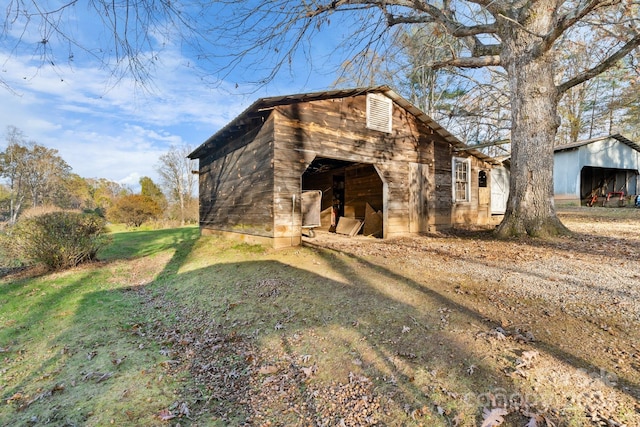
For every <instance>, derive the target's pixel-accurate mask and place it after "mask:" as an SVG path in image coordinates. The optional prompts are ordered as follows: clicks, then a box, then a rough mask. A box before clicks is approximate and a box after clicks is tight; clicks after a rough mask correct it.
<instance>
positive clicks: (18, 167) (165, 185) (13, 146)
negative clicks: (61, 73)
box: [0, 126, 198, 227]
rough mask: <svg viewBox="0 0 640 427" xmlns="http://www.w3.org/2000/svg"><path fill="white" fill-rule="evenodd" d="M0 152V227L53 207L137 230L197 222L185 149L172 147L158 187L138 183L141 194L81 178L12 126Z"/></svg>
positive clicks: (164, 160) (143, 180) (149, 182)
mask: <svg viewBox="0 0 640 427" xmlns="http://www.w3.org/2000/svg"><path fill="white" fill-rule="evenodd" d="M6 142H7V145H6V149H5V150H3V151H1V152H0V221H2V222H8V223H10V224H14V223H16V222H17V221H18V218H19V217H20V216H21V215H22V214H24V213H26V212H29V211H33V210H36V211H37V210H47V209H49V208H51V207H53V208H58V209H65V210H77V211H84V212H91V213H95V214H97V215H98V216H101V217H103V218H106V219H107V220H109V221H112V222H117V223H124V224H127V225H129V226H135V227H138V226H140V225H142V224H143V223H144V222H147V221H157V222H163V223H175V224H180V225H185V224H187V223H194V222H197V221H198V200H197V196H195V195H194V191H195V189H196V185H197V176H195V175H193V174H192V173H191V166H192V162H193V161H192V160H189V159H187V157H186V155H187V154H188V153H189V151H190V150H189V148H188V147H171V148H170V149H169V151H168V152H167V153H165V154H164V155H162V156H161V157H160V159H159V161H158V164H157V165H156V170H157V171H158V174H159V176H160V178H161V179H160V182H159V183H155V182H154V181H153V180H152V179H151V178H149V177H142V178H141V179H140V192H139V193H135V194H134V192H133V191H132V190H131V189H130V188H128V187H126V186H123V185H121V184H119V183H117V182H114V181H111V180H108V179H105V178H84V177H81V176H79V175H77V174H75V173H73V172H72V171H71V167H70V166H69V165H68V164H67V163H66V162H65V160H64V159H63V158H62V157H61V156H60V155H59V153H58V151H57V150H55V149H51V148H47V147H45V146H42V145H40V144H38V143H36V142H35V141H31V140H27V138H26V137H25V135H24V133H23V132H22V131H21V130H20V129H18V128H16V127H15V126H9V127H8V128H7V132H6Z"/></svg>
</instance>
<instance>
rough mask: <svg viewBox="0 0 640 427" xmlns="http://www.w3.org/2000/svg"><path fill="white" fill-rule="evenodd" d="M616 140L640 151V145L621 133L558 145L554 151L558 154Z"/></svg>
mask: <svg viewBox="0 0 640 427" xmlns="http://www.w3.org/2000/svg"><path fill="white" fill-rule="evenodd" d="M610 138H611V139H615V140H616V141H619V142H621V143H623V144H625V145H628V146H629V147H631V148H633V149H634V150H636V151H640V145H639V144H638V143H636V142H633V141H631V140H630V139H628V138H626V137H624V136H622V135H621V134H619V133H615V134H612V135H606V136H600V137H597V138H591V139H586V140H584V141H577V142H572V143H570V144H562V145H558V146H556V147H554V148H553V151H555V152H558V151H565V150H571V149H574V148H580V147H583V146H585V145H589V144H592V143H594V142H598V141H604V140H606V139H610Z"/></svg>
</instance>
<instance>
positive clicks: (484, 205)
mask: <svg viewBox="0 0 640 427" xmlns="http://www.w3.org/2000/svg"><path fill="white" fill-rule="evenodd" d="M457 156H459V157H465V156H460V155H459V154H457ZM466 157H468V158H469V159H471V200H470V201H469V202H465V203H452V205H451V206H452V209H451V219H450V222H451V225H453V226H456V225H486V224H489V223H491V182H490V181H489V180H490V173H489V172H490V169H491V165H489V164H488V163H485V162H483V161H482V160H480V159H478V158H477V157H474V156H466ZM449 163H450V164H451V162H449ZM449 169H450V172H449V180H450V181H451V182H452V181H453V176H452V173H451V168H449ZM481 170H482V171H485V172H486V174H487V180H488V181H487V187H484V188H480V187H479V185H478V174H479V172H480V171H481ZM449 188H451V184H450V186H449ZM449 194H451V192H450V193H449ZM449 200H451V201H452V197H450V198H449Z"/></svg>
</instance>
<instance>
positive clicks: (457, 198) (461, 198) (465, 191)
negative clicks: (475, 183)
mask: <svg viewBox="0 0 640 427" xmlns="http://www.w3.org/2000/svg"><path fill="white" fill-rule="evenodd" d="M451 170H452V173H453V177H452V178H453V201H454V202H456V203H460V202H462V203H464V202H470V201H471V160H469V159H464V158H462V157H454V158H453V160H452V163H451Z"/></svg>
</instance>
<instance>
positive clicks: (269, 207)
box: [189, 86, 494, 248]
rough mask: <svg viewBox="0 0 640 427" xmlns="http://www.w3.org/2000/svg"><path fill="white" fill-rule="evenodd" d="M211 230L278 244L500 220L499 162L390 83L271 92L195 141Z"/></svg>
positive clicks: (203, 216)
mask: <svg viewBox="0 0 640 427" xmlns="http://www.w3.org/2000/svg"><path fill="white" fill-rule="evenodd" d="M189 158H191V159H198V160H199V181H200V228H201V230H202V232H203V234H219V235H225V236H229V237H235V238H238V239H241V240H243V241H247V242H251V243H261V244H266V245H269V246H273V247H276V248H278V247H286V246H295V245H299V244H300V243H301V241H302V236H303V235H304V234H307V230H305V229H309V231H311V230H312V229H313V228H315V229H316V230H318V229H320V230H329V231H337V232H338V233H341V234H350V235H354V234H356V233H361V234H362V233H364V234H367V235H375V236H378V237H382V238H388V237H392V236H398V235H403V234H407V233H421V232H428V231H433V230H436V229H438V228H441V227H451V226H453V225H456V224H474V225H475V224H489V223H490V222H491V207H490V205H491V201H490V194H491V191H490V184H491V183H490V171H491V167H492V164H494V161H493V159H491V158H490V157H488V156H486V155H484V154H482V153H481V152H478V151H475V150H472V149H470V148H469V147H467V146H465V145H464V144H463V143H462V142H460V141H459V140H458V139H456V138H455V137H454V136H453V135H451V134H450V133H449V132H447V131H446V130H445V129H443V128H442V127H441V126H439V125H438V124H437V123H436V122H434V121H433V120H432V119H431V118H430V117H428V116H427V115H425V114H424V113H423V112H421V111H420V110H419V109H417V108H416V107H414V106H413V105H412V104H410V103H409V102H408V101H406V100H405V99H403V98H402V97H400V96H399V95H398V94H396V93H395V92H394V91H393V90H391V89H390V88H389V87H387V86H381V87H373V88H360V89H352V90H333V91H326V92H318V93H307V94H298V95H291V96H280V97H270V98H263V99H259V100H258V101H256V102H255V103H253V104H252V105H251V106H250V107H249V108H247V109H246V110H245V111H244V112H243V113H242V114H240V115H239V116H238V117H236V118H235V119H234V120H233V121H231V122H230V123H229V124H227V125H226V126H225V127H223V128H222V129H220V130H219V131H218V132H217V133H215V134H214V135H213V136H211V137H210V138H209V139H208V140H207V141H205V142H204V143H203V144H202V145H200V146H199V147H198V148H197V149H195V150H194V151H193V152H192V153H191V154H189Z"/></svg>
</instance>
